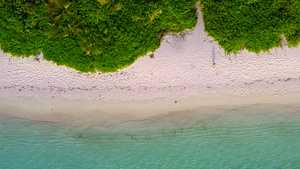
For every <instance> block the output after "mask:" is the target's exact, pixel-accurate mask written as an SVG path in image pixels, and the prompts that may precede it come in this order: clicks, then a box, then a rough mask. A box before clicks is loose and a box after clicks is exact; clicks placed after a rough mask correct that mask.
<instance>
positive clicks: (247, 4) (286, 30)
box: [201, 0, 300, 53]
mask: <svg viewBox="0 0 300 169" xmlns="http://www.w3.org/2000/svg"><path fill="white" fill-rule="evenodd" d="M201 10H202V13H203V18H204V23H205V31H206V32H207V33H208V34H209V35H210V36H212V37H213V38H214V39H215V40H217V41H218V42H219V44H220V45H221V46H222V48H224V49H225V51H226V52H227V53H237V52H239V51H240V50H242V49H243V48H246V49H247V50H248V51H251V52H255V53H259V52H261V51H268V50H270V49H271V48H274V47H278V46H280V45H281V39H280V37H281V36H282V35H284V36H285V37H286V39H287V41H288V44H289V46H290V47H292V46H297V45H298V44H299V42H300V1H299V0H231V1H229V0H201Z"/></svg>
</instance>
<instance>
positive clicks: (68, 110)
mask: <svg viewBox="0 0 300 169" xmlns="http://www.w3.org/2000/svg"><path fill="white" fill-rule="evenodd" d="M298 98H300V93H286V94H282V95H278V96H274V95H260V96H247V97H237V96H225V95H224V96H219V97H206V98H205V97H192V98H186V99H168V98H165V99H158V100H148V101H128V102H117V101H109V102H98V101H91V100H80V101H71V100H67V99H64V98H56V99H53V100H49V99H46V100H37V99H24V100H20V99H14V100H9V99H5V98H0V107H1V112H0V116H2V117H7V118H16V119H23V120H28V121H36V122H55V123H62V124H67V125H69V126H75V127H83V128H90V127H103V128H106V127H109V126H113V125H120V124H121V125H122V124H123V123H127V122H142V121H149V120H150V121H151V119H160V118H161V117H166V118H168V116H170V117H171V116H173V115H175V116H177V118H178V119H180V120H183V121H187V122H188V121H193V120H194V119H193V118H195V117H197V118H198V117H200V118H206V117H209V116H212V115H217V114H221V113H222V112H226V111H229V110H234V109H240V108H247V107H249V106H250V107H251V106H259V105H274V106H288V107H295V108H300V106H299V105H300V100H299V99H298ZM7 112H9V113H7ZM185 112H190V113H187V114H186V113H185ZM191 112H193V113H191ZM174 123H175V122H174Z"/></svg>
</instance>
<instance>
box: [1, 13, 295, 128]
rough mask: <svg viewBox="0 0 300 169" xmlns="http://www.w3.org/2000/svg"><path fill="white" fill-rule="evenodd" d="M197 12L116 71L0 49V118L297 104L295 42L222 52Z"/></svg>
mask: <svg viewBox="0 0 300 169" xmlns="http://www.w3.org/2000/svg"><path fill="white" fill-rule="evenodd" d="M198 13H199V14H198V16H199V20H198V24H197V27H196V28H195V29H194V30H188V31H185V32H184V33H181V34H170V35H167V36H166V37H164V40H163V42H162V44H161V47H160V48H159V49H158V50H157V51H156V52H154V58H150V57H149V55H150V54H151V53H149V54H148V55H147V56H144V57H141V58H139V59H138V60H137V61H136V62H135V63H134V64H133V65H131V66H129V67H128V68H125V69H123V70H119V71H118V72H116V73H105V74H104V73H94V74H90V73H88V74H84V73H80V72H78V71H75V70H73V69H70V68H67V67H64V66H57V65H55V64H54V63H52V62H48V61H46V60H43V59H40V61H36V60H35V59H34V57H29V58H17V57H12V56H11V55H9V54H4V53H3V52H1V53H0V113H1V114H0V115H2V116H10V117H18V118H26V119H30V120H39V121H68V120H69V121H76V120H77V123H78V124H83V123H89V124H92V123H93V124H95V125H96V124H104V123H105V124H106V123H107V124H108V123H118V122H122V121H130V120H143V119H147V118H151V117H153V116H157V115H160V114H165V113H168V112H172V111H179V110H186V109H192V108H195V107H200V106H207V107H215V106H225V105H232V106H234V105H236V106H239V105H249V104H259V103H270V104H299V103H300V99H299V98H300V46H298V47H297V48H288V47H286V46H284V47H282V48H276V49H273V50H271V51H270V52H268V53H261V54H259V55H256V54H254V53H249V52H247V51H242V52H241V53H239V54H237V55H225V53H224V51H223V50H222V49H220V48H219V46H218V43H217V42H216V41H214V40H213V39H211V38H210V37H208V35H207V33H205V31H204V24H203V19H202V14H201V12H200V11H199V9H198ZM213 60H214V62H215V63H216V67H215V68H214V67H213V66H212V65H213ZM79 121H80V123H79Z"/></svg>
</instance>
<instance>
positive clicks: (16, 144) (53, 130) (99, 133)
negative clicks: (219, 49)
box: [0, 105, 300, 169]
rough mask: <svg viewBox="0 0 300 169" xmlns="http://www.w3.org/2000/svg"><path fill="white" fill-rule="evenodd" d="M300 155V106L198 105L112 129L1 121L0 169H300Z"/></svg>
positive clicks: (112, 127)
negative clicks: (217, 107)
mask: <svg viewBox="0 0 300 169" xmlns="http://www.w3.org/2000/svg"><path fill="white" fill-rule="evenodd" d="M216 112H217V113H216ZM203 114H204V115H203ZM100 128H101V130H100ZM299 152H300V108H297V107H289V106H276V105H255V106H250V107H242V108H222V109H214V110H213V109H203V108H199V109H194V110H189V111H185V112H173V113H170V114H168V115H165V116H160V117H156V118H153V119H149V120H146V121H141V122H127V123H123V124H119V125H115V126H110V127H109V128H107V129H106V130H103V126H102V127H99V128H97V127H93V128H85V129H82V128H81V129H79V128H71V127H70V126H67V125H65V124H58V123H45V122H30V121H22V120H16V119H4V118H2V119H0V168H25V169H26V168H55V169H56V168H265V169H267V168H292V169H299V168H300V153H299Z"/></svg>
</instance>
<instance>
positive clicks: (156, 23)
mask: <svg viewBox="0 0 300 169" xmlns="http://www.w3.org/2000/svg"><path fill="white" fill-rule="evenodd" d="M196 1H197V0H98V1H97V0H0V16H1V17H0V44H1V49H2V50H3V51H4V52H6V53H11V54H12V55H15V56H27V57H28V56H31V55H35V56H36V55H37V52H38V51H42V52H43V54H44V58H45V59H46V60H49V61H53V62H55V63H57V64H58V65H66V66H68V67H71V68H74V69H76V70H79V71H82V72H95V71H103V72H112V71H116V70H117V69H121V68H124V67H126V66H128V65H130V64H132V63H133V62H134V61H135V60H136V59H137V58H138V57H139V56H143V55H145V54H146V53H147V52H148V51H155V50H156V49H157V48H158V47H159V46H160V42H161V39H162V37H163V35H165V34H167V33H169V32H181V31H183V30H184V29H187V28H189V29H191V28H193V27H194V26H195V25H196V22H197V16H196V13H195V10H193V7H195V4H196Z"/></svg>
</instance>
